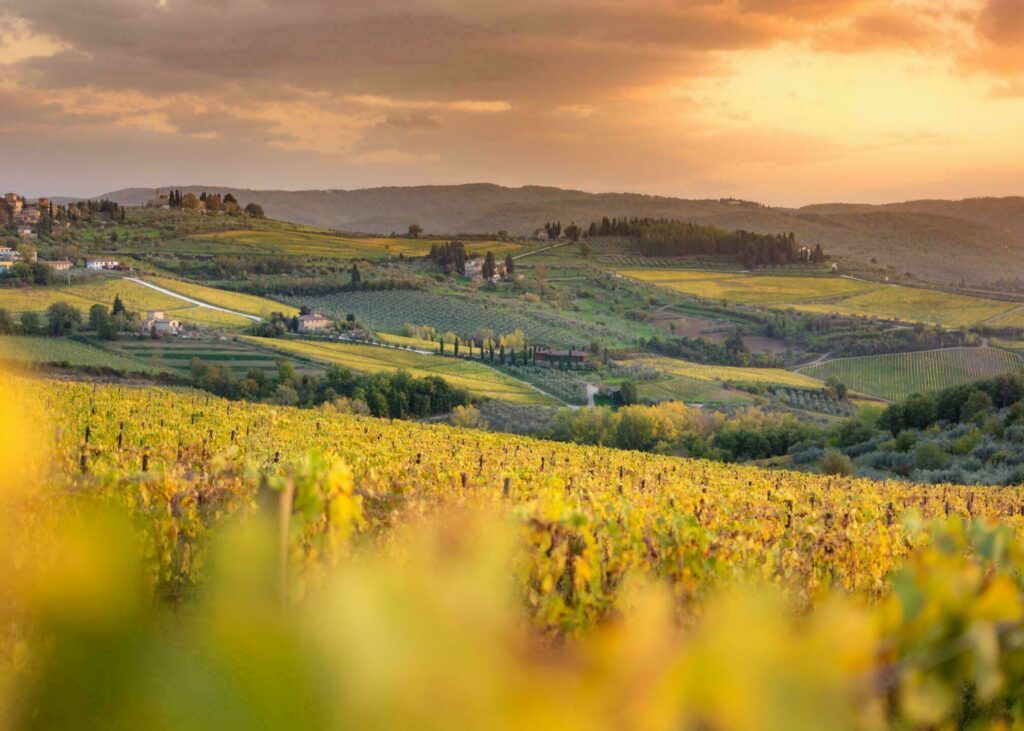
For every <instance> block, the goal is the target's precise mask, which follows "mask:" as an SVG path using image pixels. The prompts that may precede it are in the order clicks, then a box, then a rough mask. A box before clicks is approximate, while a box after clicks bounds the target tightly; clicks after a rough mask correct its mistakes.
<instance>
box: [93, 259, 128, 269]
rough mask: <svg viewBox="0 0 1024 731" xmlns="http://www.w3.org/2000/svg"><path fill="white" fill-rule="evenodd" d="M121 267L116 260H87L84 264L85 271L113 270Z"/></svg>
mask: <svg viewBox="0 0 1024 731" xmlns="http://www.w3.org/2000/svg"><path fill="white" fill-rule="evenodd" d="M119 266H121V262H119V261H118V260H117V259H89V260H88V261H87V262H85V268H86V269H114V268H116V267H119Z"/></svg>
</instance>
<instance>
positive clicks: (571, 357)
mask: <svg viewBox="0 0 1024 731" xmlns="http://www.w3.org/2000/svg"><path fill="white" fill-rule="evenodd" d="M533 359H534V361H535V362H536V363H538V364H540V365H547V366H554V367H559V368H562V367H565V368H591V367H593V359H594V354H593V353H589V352H587V351H585V350H573V349H572V348H570V349H569V350H551V349H549V348H543V349H539V350H537V351H536V352H534V354H533Z"/></svg>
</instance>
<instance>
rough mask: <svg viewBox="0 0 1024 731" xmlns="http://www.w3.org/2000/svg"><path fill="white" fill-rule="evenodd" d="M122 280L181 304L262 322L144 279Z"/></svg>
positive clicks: (260, 319)
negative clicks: (185, 303)
mask: <svg viewBox="0 0 1024 731" xmlns="http://www.w3.org/2000/svg"><path fill="white" fill-rule="evenodd" d="M124 279H127V280H128V281H129V282H135V283H136V284H141V285H142V286H143V287H149V288H150V289H155V290H156V291H157V292H160V293H161V294H166V295H167V296H168V297H174V298H176V299H180V300H182V301H183V302H188V303H189V304H193V305H196V306H197V307H203V308H205V309H207V310H215V311H217V312H226V313H227V314H229V315H238V316H239V317H245V318H248V319H250V320H253V321H254V322H262V321H263V318H262V317H259V316H258V315H247V314H246V313H244V312H238V311H237V310H229V309H227V308H226V307H218V306H217V305H211V304H210V303H209V302H202V301H200V300H197V299H192V298H191V297H186V296H185V295H183V294H179V293H178V292H175V291H173V290H170V289H166V288H164V287H161V286H159V285H156V284H153V283H152V282H147V281H146V280H145V279H139V278H138V277H124Z"/></svg>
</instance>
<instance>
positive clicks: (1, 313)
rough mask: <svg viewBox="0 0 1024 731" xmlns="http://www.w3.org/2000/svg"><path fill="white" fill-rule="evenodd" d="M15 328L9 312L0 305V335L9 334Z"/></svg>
mask: <svg viewBox="0 0 1024 731" xmlns="http://www.w3.org/2000/svg"><path fill="white" fill-rule="evenodd" d="M16 329H17V326H16V325H15V324H14V318H13V317H12V316H11V313H10V312H8V311H7V310H5V309H4V308H3V307H0V335H11V334H12V333H14V331H15V330H16Z"/></svg>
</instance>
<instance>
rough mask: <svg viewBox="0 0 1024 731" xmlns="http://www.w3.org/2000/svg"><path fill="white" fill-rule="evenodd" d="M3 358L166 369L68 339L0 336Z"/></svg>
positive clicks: (140, 369) (153, 370) (136, 369)
mask: <svg viewBox="0 0 1024 731" xmlns="http://www.w3.org/2000/svg"><path fill="white" fill-rule="evenodd" d="M0 359H2V360H14V361H19V362H24V363H68V364H70V365H80V366H101V367H106V368H115V369H117V370H124V371H133V372H151V373H152V372H157V371H159V370H162V369H161V368H158V367H154V366H153V365H151V364H150V363H147V362H145V361H143V360H139V359H136V358H133V357H131V355H128V354H120V353H116V352H110V351H108V350H106V349H104V348H100V347H97V346H95V345H92V344H89V343H83V342H79V341H77V340H68V339H66V338H46V337H38V338H30V337H22V336H18V335H4V336H0Z"/></svg>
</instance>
